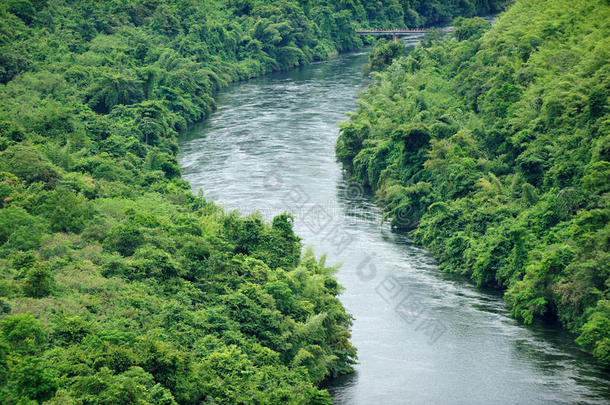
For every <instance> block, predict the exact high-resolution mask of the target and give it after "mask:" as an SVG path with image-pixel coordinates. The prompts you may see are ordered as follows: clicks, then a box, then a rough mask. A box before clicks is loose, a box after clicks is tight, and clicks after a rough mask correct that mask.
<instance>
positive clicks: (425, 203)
mask: <svg viewBox="0 0 610 405" xmlns="http://www.w3.org/2000/svg"><path fill="white" fill-rule="evenodd" d="M608 21H610V5H609V4H608V2H607V1H601V0H600V1H597V0H596V1H576V2H575V1H569V0H547V1H536V2H532V1H526V0H520V1H517V2H516V4H515V5H514V6H512V7H511V8H510V9H509V11H508V12H506V13H505V14H504V15H502V16H501V17H500V19H499V21H498V23H497V24H496V25H495V26H494V27H493V28H491V29H489V27H490V24H488V23H487V22H485V21H483V20H481V19H474V20H464V19H459V20H457V21H456V31H455V34H454V37H453V39H449V40H445V41H433V42H431V43H428V44H423V45H421V46H418V47H417V48H416V49H415V50H414V51H413V52H411V53H410V54H409V55H408V56H406V57H403V58H400V59H398V60H396V61H395V62H394V63H393V64H392V65H391V66H390V67H389V68H388V69H387V70H386V71H384V72H383V73H380V74H378V75H377V78H376V82H375V83H374V84H373V85H372V86H371V87H370V88H369V89H368V90H367V92H366V93H365V94H363V96H362V98H361V100H360V104H359V108H358V111H357V113H355V114H354V115H353V116H352V117H351V119H350V120H349V121H348V122H346V123H345V124H343V126H342V135H341V136H340V138H339V141H338V144H337V155H338V158H339V160H340V161H341V162H343V163H344V164H345V166H346V167H347V168H348V169H349V170H350V171H351V173H352V174H353V176H354V178H355V179H357V180H359V181H360V182H362V183H364V184H367V185H369V186H370V187H371V188H373V189H374V190H375V192H376V197H377V198H378V199H379V200H380V202H381V203H382V204H383V205H384V206H385V209H386V212H387V216H388V217H390V218H391V221H392V224H393V225H394V226H395V227H396V228H401V229H405V230H410V231H411V235H412V236H413V238H414V239H415V241H417V242H419V243H422V244H424V245H426V246H428V247H429V248H431V250H432V251H433V252H434V253H435V254H436V256H437V257H438V259H439V261H440V264H441V267H442V268H443V269H444V270H446V271H450V272H456V273H461V274H464V275H467V276H468V277H470V278H471V279H472V280H473V281H474V282H476V284H477V285H479V286H486V287H500V288H503V289H506V295H505V297H506V301H507V303H508V305H509V306H510V310H511V313H512V315H513V316H515V317H516V318H518V319H521V320H523V321H524V322H526V323H530V322H532V321H533V319H534V318H535V317H549V318H557V319H559V321H561V323H562V324H563V325H564V326H565V327H566V328H568V329H569V330H571V331H573V332H575V333H577V334H578V335H579V337H578V339H577V342H578V343H579V344H581V345H582V346H584V347H585V348H586V349H588V350H590V351H591V352H592V353H593V355H594V356H596V357H597V358H598V359H599V360H600V361H602V362H604V363H605V364H610V290H609V287H610V278H609V276H610V193H609V192H610V116H609V115H608V110H609V104H608V95H609V94H610V77H609V74H610V64H609V63H608V61H609V60H610V40H609V38H610V26H609V25H608ZM486 30H487V32H485V31H486Z"/></svg>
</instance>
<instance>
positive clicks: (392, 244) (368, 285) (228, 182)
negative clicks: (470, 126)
mask: <svg viewBox="0 0 610 405" xmlns="http://www.w3.org/2000/svg"><path fill="white" fill-rule="evenodd" d="M417 41H418V37H417V36H413V37H411V38H408V39H407V42H408V43H409V44H410V45H413V44H414V43H416V42H417ZM367 57H368V56H367V54H366V53H355V54H347V55H341V56H338V57H335V58H333V59H331V60H329V61H326V62H322V63H317V64H313V65H311V66H308V67H304V68H302V69H299V70H296V71H292V72H287V73H278V74H273V75H269V76H266V77H262V78H259V79H255V80H251V81H248V82H245V83H240V84H236V85H234V86H232V87H231V88H229V89H227V90H226V91H224V92H223V93H222V94H221V95H220V96H219V99H218V103H219V108H218V111H216V112H215V113H214V114H213V115H212V117H211V118H210V119H209V120H207V121H206V122H204V123H202V124H200V125H198V126H196V127H194V128H193V129H192V130H191V131H190V132H189V133H188V134H186V135H185V136H184V137H183V139H182V140H181V145H180V148H181V153H180V156H179V160H180V165H181V167H182V173H183V176H184V178H185V179H186V180H188V181H189V182H190V183H191V185H192V187H193V190H194V191H195V192H197V190H199V189H200V188H201V189H203V191H204V194H205V197H206V198H207V199H210V200H213V201H215V202H216V203H218V204H220V205H223V206H225V207H226V208H227V209H230V210H233V209H238V210H240V212H241V213H243V214H250V213H252V212H254V211H260V213H261V214H262V215H263V217H264V218H266V219H270V218H271V217H272V216H273V215H275V214H278V213H281V212H284V211H292V212H293V213H294V214H295V217H296V218H295V229H296V232H297V233H298V234H299V235H300V236H301V237H302V238H303V242H304V244H305V245H311V246H314V247H315V252H316V254H317V255H321V254H323V253H325V252H327V253H328V263H330V264H334V263H344V264H343V266H342V267H341V268H340V270H339V271H338V273H337V277H338V279H339V282H340V283H341V284H342V285H343V286H344V287H345V291H344V293H343V294H342V295H341V300H342V302H343V303H344V304H345V306H346V307H347V309H348V311H349V312H350V313H351V314H352V315H353V316H354V325H353V328H352V331H353V338H352V342H353V343H354V345H355V346H356V347H357V348H358V355H359V364H358V365H357V366H356V372H355V373H354V374H352V375H349V376H346V377H342V378H339V379H336V380H334V381H331V382H329V384H328V385H327V388H328V389H329V391H330V393H331V395H332V396H333V401H334V402H335V403H336V404H405V403H414V404H490V403H497V404H544V403H548V404H554V403H604V404H605V403H608V402H609V401H610V383H609V382H610V379H609V377H608V375H607V374H605V372H604V370H603V369H601V368H599V367H597V366H596V365H595V364H594V363H593V362H592V361H591V360H590V358H589V357H588V356H587V355H586V354H584V353H582V352H581V351H579V350H578V348H577V347H576V346H575V345H574V344H573V342H572V337H570V336H569V335H568V334H567V333H565V332H563V331H561V330H560V329H559V328H557V327H553V326H549V325H535V326H533V327H524V326H521V325H519V324H518V323H517V322H515V321H514V320H513V319H511V318H509V316H508V313H507V310H506V308H505V306H504V303H503V301H502V298H501V296H500V295H498V294H493V293H488V292H482V291H478V290H477V289H476V288H474V287H473V286H472V285H470V284H469V283H467V282H464V281H460V280H454V279H452V278H450V277H448V276H446V275H444V274H442V273H441V272H439V271H438V269H437V268H436V267H435V264H434V260H433V258H432V257H431V256H430V255H429V254H428V253H427V252H426V251H425V250H423V249H421V248H418V247H416V246H414V245H413V244H411V242H410V241H409V239H408V238H407V237H405V236H404V235H399V234H395V233H393V232H391V231H390V230H389V229H388V227H387V226H381V225H380V214H379V211H378V209H377V208H376V207H375V205H374V203H373V201H372V199H371V197H370V196H369V195H366V193H364V192H363V191H362V189H361V188H360V187H358V186H357V185H354V184H350V183H348V182H346V180H345V178H344V176H343V174H342V171H341V167H340V166H339V165H338V164H337V163H336V161H335V155H334V145H335V141H336V139H337V136H338V134H339V129H338V127H337V123H338V122H340V121H343V120H345V119H346V116H345V113H346V112H348V111H353V110H354V109H355V107H356V97H357V93H358V91H360V90H363V89H364V88H365V86H366V84H367V82H366V80H365V79H363V77H362V74H361V68H362V65H363V64H364V63H365V62H366V60H367Z"/></svg>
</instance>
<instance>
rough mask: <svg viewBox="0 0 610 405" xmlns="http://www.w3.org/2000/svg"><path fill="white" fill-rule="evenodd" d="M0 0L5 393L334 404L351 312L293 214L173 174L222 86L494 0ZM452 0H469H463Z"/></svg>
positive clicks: (29, 398) (1, 366) (0, 348)
mask: <svg viewBox="0 0 610 405" xmlns="http://www.w3.org/2000/svg"><path fill="white" fill-rule="evenodd" d="M429 3H430V2H423V1H422V2H420V1H406V2H398V1H396V0H392V1H389V0H385V1H377V2H368V1H357V0H356V1H341V2H336V1H315V2H314V1H251V0H228V1H220V0H206V1H194V0H154V1H144V0H125V1H118V0H101V1H92V0H85V1H81V0H79V1H74V0H48V1H47V0H1V1H0V204H1V205H0V403H2V404H17V403H18V404H31V403H43V402H44V403H52V404H174V403H180V404H195V403H312V404H313V403H329V401H330V400H329V396H328V393H327V392H326V391H324V390H319V389H318V388H316V386H317V385H318V383H320V382H321V381H322V380H323V379H324V378H326V377H332V376H336V375H339V374H343V373H347V372H350V371H351V365H352V364H353V363H354V361H355V358H356V355H355V349H354V348H353V347H352V346H351V345H350V343H349V337H350V333H349V326H350V323H351V319H350V316H349V315H347V314H346V313H345V310H344V308H343V306H342V305H341V303H340V302H339V300H338V299H337V298H336V297H337V295H338V294H339V292H340V287H339V286H338V285H337V282H336V281H335V279H334V278H333V277H332V276H331V274H332V272H333V270H334V269H332V268H326V267H325V266H324V263H323V260H322V261H316V260H314V258H313V255H312V254H311V253H305V254H304V255H303V256H302V255H301V245H300V242H299V239H298V237H296V236H295V235H294V233H293V231H292V221H291V218H290V217H289V216H287V215H283V216H279V217H277V218H275V219H274V220H273V223H272V224H264V223H263V222H262V221H261V219H260V218H259V217H257V216H251V217H248V218H240V217H239V216H238V215H237V214H234V213H225V212H223V211H222V210H220V209H219V208H217V207H215V206H214V205H213V203H211V202H207V201H205V200H203V198H200V197H199V198H198V197H195V196H193V195H192V193H191V191H190V188H189V185H188V184H187V183H186V182H184V181H183V180H181V179H180V170H179V168H178V164H177V160H176V153H177V149H178V146H177V141H176V137H177V134H178V133H179V132H180V131H182V130H184V129H185V128H187V126H188V125H189V124H191V123H194V122H197V121H200V120H202V119H204V118H205V117H207V116H208V115H209V114H210V113H211V112H212V111H213V110H214V108H215V100H214V95H215V93H216V92H217V91H218V90H219V89H221V88H222V87H224V86H226V85H227V84H228V83H230V82H232V81H237V80H243V79H248V78H251V77H253V76H256V75H260V74H263V73H266V72H270V71H274V70H281V69H288V68H291V67H294V66H298V65H302V64H306V63H309V62H311V61H313V60H319V59H324V58H327V57H328V56H329V55H331V54H334V53H337V52H339V51H345V50H350V49H354V48H356V47H359V46H361V45H362V44H363V42H362V38H360V37H358V36H357V35H356V34H355V33H354V27H356V26H359V25H362V26H396V25H400V26H402V25H404V24H406V23H409V24H420V25H421V24H428V23H434V22H438V21H443V20H447V19H448V18H451V17H453V16H455V15H457V14H465V15H470V14H474V13H475V12H477V11H479V12H483V13H484V12H488V11H491V10H493V8H494V7H495V6H496V5H495V2H490V3H487V2H482V3H480V2H471V1H460V2H453V1H444V2H434V5H430V4H429ZM458 4H459V6H458Z"/></svg>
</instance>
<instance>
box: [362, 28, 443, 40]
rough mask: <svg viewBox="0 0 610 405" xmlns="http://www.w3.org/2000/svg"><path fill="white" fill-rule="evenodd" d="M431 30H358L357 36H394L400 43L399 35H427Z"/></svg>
mask: <svg viewBox="0 0 610 405" xmlns="http://www.w3.org/2000/svg"><path fill="white" fill-rule="evenodd" d="M442 30H443V31H445V32H449V31H452V27H450V28H443V29H442ZM430 31H431V30H430V29H426V28H398V29H389V30H375V29H371V30H357V31H356V34H360V35H392V37H393V38H394V41H395V42H396V41H398V36H399V35H407V34H426V33H428V32H430Z"/></svg>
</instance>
